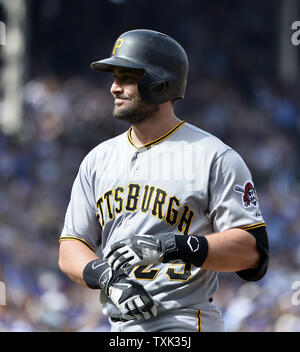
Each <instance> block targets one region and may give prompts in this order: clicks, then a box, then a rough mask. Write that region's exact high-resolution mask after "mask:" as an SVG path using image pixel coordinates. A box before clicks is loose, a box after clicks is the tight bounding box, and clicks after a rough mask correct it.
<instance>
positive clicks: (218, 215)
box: [208, 149, 269, 281]
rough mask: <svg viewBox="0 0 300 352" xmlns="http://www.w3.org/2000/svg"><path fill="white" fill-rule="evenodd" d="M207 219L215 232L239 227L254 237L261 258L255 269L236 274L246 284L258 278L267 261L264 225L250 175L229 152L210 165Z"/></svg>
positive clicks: (233, 154) (232, 153) (233, 153)
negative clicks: (246, 281) (245, 281)
mask: <svg viewBox="0 0 300 352" xmlns="http://www.w3.org/2000/svg"><path fill="white" fill-rule="evenodd" d="M208 216H209V218H210V219H211V222H212V224H213V227H214V231H215V232H221V231H225V230H228V229H231V228H242V229H244V230H246V231H248V232H249V233H250V234H251V235H253V236H254V238H255V240H256V244H257V248H258V250H259V252H260V257H261V260H260V265H259V268H257V269H252V270H244V271H239V272H237V274H238V275H239V276H240V277H242V278H243V279H245V280H248V281H257V280H259V279H261V278H262V277H263V276H264V274H265V272H266V270H267V266H268V258H269V256H268V251H269V247H268V239H267V233H266V231H265V228H266V224H265V222H264V219H263V217H262V214H261V211H260V208H259V203H258V198H257V194H256V190H255V187H254V184H253V181H252V176H251V173H250V171H249V169H248V167H247V166H246V164H245V162H244V161H243V159H242V158H241V156H240V155H239V154H238V153H237V152H235V151H234V150H232V149H228V150H227V151H225V152H224V153H223V154H222V155H221V156H219V157H218V158H217V159H216V160H215V162H214V163H213V165H212V168H211V176H210V186H209V215H208ZM260 229H263V231H260Z"/></svg>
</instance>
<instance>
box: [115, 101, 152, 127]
mask: <svg viewBox="0 0 300 352" xmlns="http://www.w3.org/2000/svg"><path fill="white" fill-rule="evenodd" d="M118 98H120V99H126V100H128V101H127V104H126V105H127V106H126V107H122V106H120V107H118V106H115V107H114V109H113V115H114V117H115V118H116V119H118V120H122V121H126V122H129V123H130V124H132V125H137V124H140V123H142V122H144V121H146V120H148V119H150V118H151V117H152V116H154V115H155V114H156V113H157V112H158V110H159V106H158V105H157V104H151V103H147V102H145V101H143V100H142V98H141V96H140V95H134V96H126V97H125V96H119V97H118ZM128 103H129V104H128Z"/></svg>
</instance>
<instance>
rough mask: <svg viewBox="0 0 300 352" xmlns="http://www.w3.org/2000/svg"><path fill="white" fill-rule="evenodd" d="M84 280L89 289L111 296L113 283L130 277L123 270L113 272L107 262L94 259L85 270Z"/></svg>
mask: <svg viewBox="0 0 300 352" xmlns="http://www.w3.org/2000/svg"><path fill="white" fill-rule="evenodd" d="M82 276H83V280H84V282H85V283H86V285H87V286H88V287H89V288H92V289H101V290H103V291H104V292H105V293H106V294H107V295H108V296H109V292H110V290H109V288H110V285H111V284H112V283H113V282H116V281H117V280H120V279H121V278H123V277H128V275H127V274H125V273H124V272H123V271H122V270H117V271H115V270H113V269H112V268H111V267H110V266H109V265H108V263H107V262H106V261H105V260H102V259H94V260H92V261H90V262H89V263H88V264H87V265H86V266H85V268H84V269H83V273H82Z"/></svg>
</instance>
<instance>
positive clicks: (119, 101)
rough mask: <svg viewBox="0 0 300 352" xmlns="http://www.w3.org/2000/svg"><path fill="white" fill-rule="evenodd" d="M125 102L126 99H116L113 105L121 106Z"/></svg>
mask: <svg viewBox="0 0 300 352" xmlns="http://www.w3.org/2000/svg"><path fill="white" fill-rule="evenodd" d="M126 100H128V99H123V98H116V99H115V105H120V104H123V103H124V101H126Z"/></svg>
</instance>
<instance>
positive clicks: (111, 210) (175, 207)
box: [97, 183, 194, 235]
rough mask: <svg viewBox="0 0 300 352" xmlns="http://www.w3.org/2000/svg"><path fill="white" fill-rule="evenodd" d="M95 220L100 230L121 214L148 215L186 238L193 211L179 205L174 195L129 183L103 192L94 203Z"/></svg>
mask: <svg viewBox="0 0 300 352" xmlns="http://www.w3.org/2000/svg"><path fill="white" fill-rule="evenodd" d="M97 209H98V214H97V215H98V216H97V217H98V220H99V223H100V225H101V227H102V228H103V227H104V226H105V223H106V221H107V220H112V219H114V217H115V216H117V215H119V214H122V213H123V212H137V211H139V212H141V213H144V214H145V215H146V214H150V215H151V216H154V217H156V218H158V219H159V220H162V221H165V222H166V223H167V224H169V225H171V226H174V225H175V224H177V229H178V231H179V232H180V233H182V234H184V235H188V234H189V230H190V227H191V223H192V220H193V217H194V211H193V210H192V209H191V208H190V207H189V205H188V204H181V201H180V199H178V198H177V197H176V196H175V195H168V194H167V192H166V191H165V190H163V189H161V188H159V187H155V186H151V185H144V186H141V185H139V184H137V183H130V184H128V186H127V187H124V186H118V187H116V188H114V189H111V190H109V191H107V192H105V193H104V194H103V195H102V196H101V197H100V198H99V199H98V201H97Z"/></svg>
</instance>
